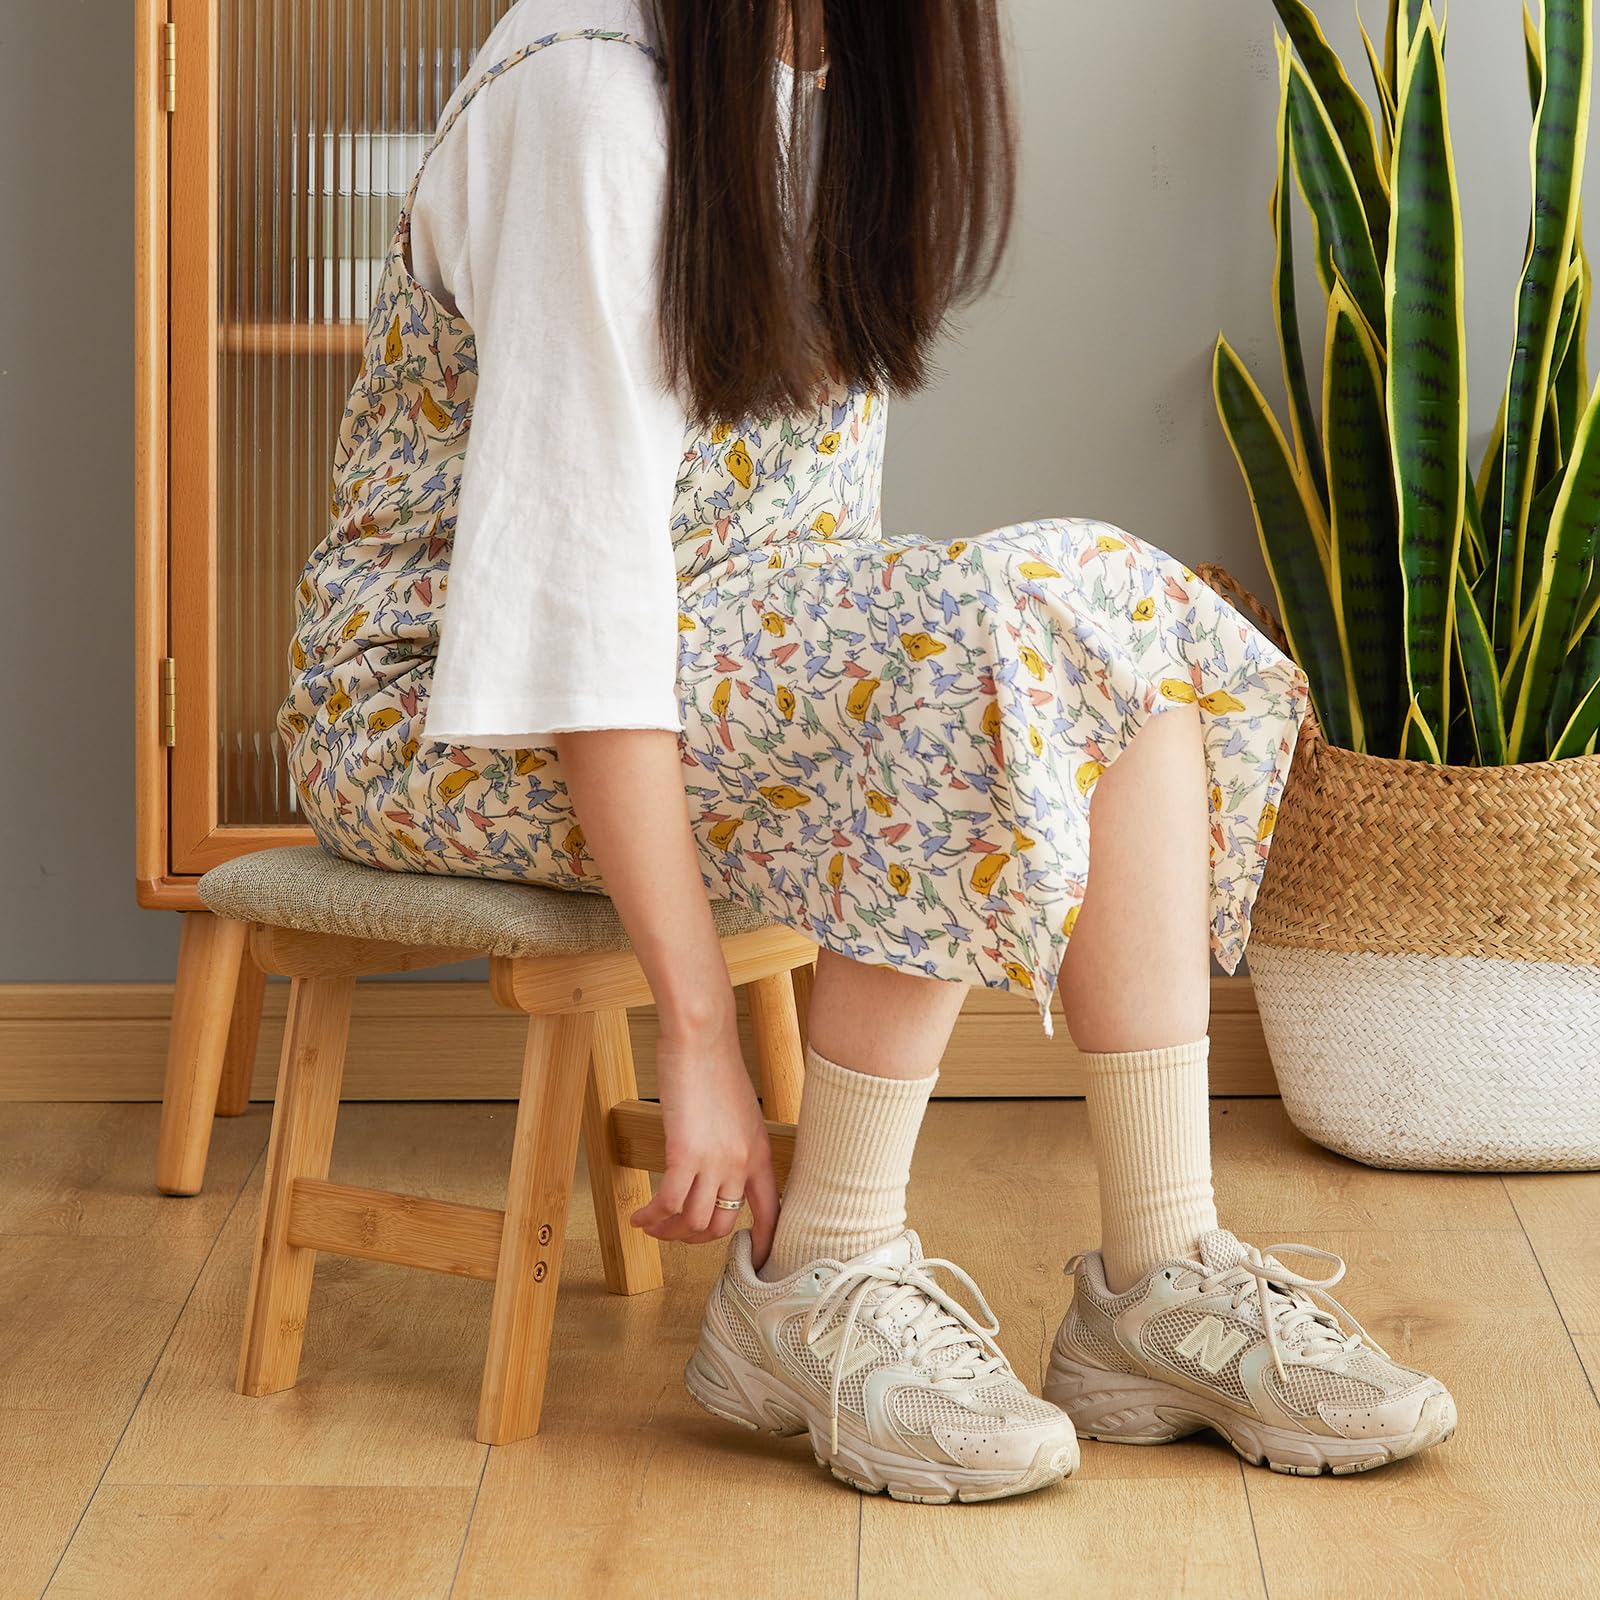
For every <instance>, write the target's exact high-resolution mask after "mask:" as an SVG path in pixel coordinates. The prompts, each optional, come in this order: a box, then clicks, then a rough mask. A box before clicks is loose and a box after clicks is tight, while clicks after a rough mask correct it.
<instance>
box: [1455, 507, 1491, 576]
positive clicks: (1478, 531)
mask: <svg viewBox="0 0 1600 1600" xmlns="http://www.w3.org/2000/svg"><path fill="white" fill-rule="evenodd" d="M1462 506H1463V508H1464V509H1465V511H1466V514H1467V515H1466V525H1465V527H1464V529H1463V530H1462V531H1463V533H1464V535H1465V537H1464V538H1463V539H1462V541H1461V561H1462V564H1463V565H1464V566H1465V567H1466V569H1467V577H1468V578H1469V579H1470V580H1471V581H1472V582H1473V583H1476V582H1477V581H1478V579H1479V578H1480V577H1482V575H1483V572H1484V569H1485V567H1486V566H1487V565H1488V561H1489V546H1488V544H1487V542H1486V541H1485V539H1484V536H1483V518H1482V517H1481V516H1480V515H1479V512H1478V497H1477V496H1476V495H1475V494H1473V492H1472V491H1471V489H1468V490H1467V492H1466V494H1465V495H1464V496H1463V497H1462Z"/></svg>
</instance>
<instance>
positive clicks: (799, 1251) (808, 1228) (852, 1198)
mask: <svg viewBox="0 0 1600 1600" xmlns="http://www.w3.org/2000/svg"><path fill="white" fill-rule="evenodd" d="M938 1079H939V1074H938V1073H937V1072H934V1073H931V1074H930V1075H929V1076H928V1077H926V1078H882V1077H879V1076H877V1074H875V1073H870V1072H857V1071H855V1070H854V1069H853V1068H851V1067H845V1066H841V1065H840V1064H839V1063H838V1062H836V1061H830V1060H828V1059H827V1057H826V1056H821V1055H818V1054H817V1052H816V1051H815V1050H814V1049H812V1048H810V1047H809V1046H808V1047H807V1049H806V1056H805V1083H804V1087H803V1088H802V1090H801V1094H800V1121H799V1124H798V1127H797V1129H796V1134H795V1151H794V1162H793V1164H792V1166H791V1167H790V1169H789V1179H788V1182H787V1183H786V1184H785V1185H784V1190H783V1204H782V1207H781V1208H780V1210H779V1213H778V1228H777V1233H776V1235H775V1237H774V1239H773V1243H772V1251H771V1254H770V1255H769V1256H768V1257H767V1259H766V1261H765V1262H764V1263H763V1264H762V1267H761V1273H760V1275H761V1277H763V1278H766V1279H769V1280H771V1279H777V1278H783V1277H787V1276H788V1275H789V1273H791V1272H794V1271H796V1270H797V1269H799V1268H800V1267H802V1266H804V1265H805V1264H806V1262H808V1261H815V1260H816V1259H817V1258H818V1257H819V1256H831V1257H834V1258H835V1259H837V1260H841V1261H842V1260H848V1259H849V1258H850V1257H851V1256H857V1255H860V1254H861V1253H862V1252H863V1251H866V1250H874V1249H876V1248H877V1247H878V1246H879V1245H882V1244H888V1243H889V1241H890V1240H892V1239H895V1238H898V1237H899V1235H900V1234H901V1232H902V1231H903V1230H904V1228H905V1223H906V1185H907V1183H908V1182H909V1181H910V1177H911V1157H912V1152H913V1151H914V1150H915V1148H916V1143H917V1134H918V1132H919V1130H920V1129H921V1127H922V1118H923V1113H924V1112H925V1111H926V1109H927V1105H928V1097H929V1095H930V1094H931V1093H932V1092H933V1086H934V1084H935V1083H937V1082H938Z"/></svg>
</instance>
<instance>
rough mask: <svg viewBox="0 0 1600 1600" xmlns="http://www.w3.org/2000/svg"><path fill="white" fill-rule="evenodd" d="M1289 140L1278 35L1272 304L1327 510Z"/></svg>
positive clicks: (1308, 456)
mask: <svg viewBox="0 0 1600 1600" xmlns="http://www.w3.org/2000/svg"><path fill="white" fill-rule="evenodd" d="M1289 141H1290V134H1289V47H1288V45H1287V44H1285V43H1284V42H1283V41H1281V40H1280V41H1278V181H1277V182H1276V183H1275V184H1274V185H1273V188H1272V232H1273V237H1274V239H1275V240H1276V241H1277V253H1276V255H1275V256H1274V257H1273V262H1272V309H1273V314H1274V316H1275V318H1276V320H1277V325H1278V348H1279V349H1280V350H1281V351H1282V353H1283V383H1284V388H1285V390H1286V391H1287V393H1288V396H1289V427H1290V430H1291V432H1292V433H1293V435H1294V450H1295V459H1296V460H1297V461H1298V462H1299V463H1300V466H1301V469H1302V470H1303V471H1305V472H1307V473H1308V474H1309V475H1310V478H1311V486H1312V488H1313V489H1315V490H1316V493H1317V499H1318V500H1319V501H1320V502H1321V504H1322V508H1323V510H1324V511H1326V510H1327V507H1328V472H1327V467H1326V466H1325V464H1324V462H1323V444H1322V440H1321V438H1319V437H1318V433H1317V414H1316V412H1315V411H1313V410H1312V409H1311V388H1310V385H1309V383H1308V382H1307V379H1306V358H1305V346H1304V342H1303V341H1302V339H1301V337H1300V312H1299V308H1298V305H1297V302H1296V296H1295V283H1294V227H1293V220H1294V219H1293V213H1292V211H1291V209H1290V205H1289V195H1290V191H1291V189H1292V187H1293V185H1292V181H1291V178H1290V167H1291V157H1290V152H1289ZM1386 203H1387V202H1386ZM1324 555H1326V552H1324Z"/></svg>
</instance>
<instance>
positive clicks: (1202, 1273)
mask: <svg viewBox="0 0 1600 1600" xmlns="http://www.w3.org/2000/svg"><path fill="white" fill-rule="evenodd" d="M1239 1243H1240V1247H1241V1248H1242V1249H1243V1250H1244V1252H1245V1259H1244V1260H1243V1261H1240V1262H1237V1263H1236V1264H1235V1265H1233V1266H1231V1267H1223V1268H1220V1269H1218V1270H1217V1271H1215V1272H1207V1271H1206V1269H1205V1267H1204V1265H1203V1264H1201V1263H1200V1262H1196V1263H1194V1275H1195V1277H1196V1278H1198V1279H1199V1285H1200V1292H1201V1293H1202V1294H1214V1293H1216V1292H1217V1291H1218V1290H1220V1289H1229V1288H1231V1289H1232V1290H1233V1298H1232V1300H1231V1301H1230V1302H1229V1304H1230V1306H1231V1307H1232V1308H1233V1309H1234V1310H1237V1309H1238V1307H1239V1306H1240V1305H1241V1304H1243V1302H1244V1299H1245V1297H1246V1296H1247V1295H1248V1294H1249V1293H1250V1292H1251V1290H1252V1289H1253V1290H1254V1291H1255V1295H1256V1305H1257V1308H1258V1313H1259V1315H1260V1318H1261V1330H1262V1333H1263V1334H1264V1335H1265V1337H1266V1341H1267V1348H1268V1349H1269V1350H1270V1351H1271V1352H1272V1365H1273V1367H1274V1369H1275V1370H1276V1371H1277V1374H1278V1381H1279V1382H1280V1383H1282V1384H1283V1385H1284V1386H1285V1387H1287V1385H1288V1382H1289V1377H1288V1374H1287V1373H1286V1372H1285V1371H1284V1370H1283V1358H1282V1356H1281V1354H1280V1353H1279V1344H1278V1331H1279V1325H1281V1328H1282V1331H1283V1332H1284V1333H1285V1334H1293V1333H1295V1332H1296V1331H1298V1330H1300V1329H1306V1330H1307V1331H1308V1332H1310V1333H1311V1335H1312V1339H1311V1342H1314V1343H1316V1344H1321V1345H1326V1346H1330V1347H1331V1349H1328V1350H1327V1351H1326V1352H1325V1353H1328V1354H1343V1353H1346V1352H1348V1351H1352V1350H1355V1349H1357V1348H1359V1347H1360V1345H1361V1344H1362V1343H1363V1341H1364V1342H1365V1343H1366V1344H1367V1345H1368V1346H1370V1347H1371V1348H1372V1349H1373V1350H1375V1351H1376V1352H1377V1353H1378V1354H1379V1355H1380V1356H1382V1357H1384V1359H1385V1360H1393V1359H1394V1358H1393V1357H1392V1356H1390V1354H1389V1352H1388V1351H1387V1350H1385V1349H1384V1348H1383V1346H1382V1345H1380V1344H1379V1343H1378V1341H1377V1340H1376V1339H1374V1338H1373V1337H1372V1335H1371V1334H1370V1333H1368V1332H1367V1330H1366V1329H1365V1328H1363V1327H1362V1326H1361V1324H1360V1323H1359V1322H1357V1321H1356V1319H1355V1317H1354V1316H1353V1315H1352V1314H1351V1313H1350V1312H1349V1311H1348V1310H1346V1309H1345V1307H1344V1306H1342V1305H1340V1303H1339V1302H1338V1301H1337V1300H1335V1299H1334V1297H1333V1296H1332V1295H1331V1294H1329V1293H1328V1290H1329V1289H1330V1288H1331V1287H1332V1286H1333V1285H1334V1284H1336V1283H1337V1282H1338V1281H1339V1280H1340V1279H1341V1278H1342V1277H1343V1276H1344V1272H1345V1260H1344V1257H1343V1256H1341V1255H1336V1254H1335V1253H1334V1252H1333V1251H1332V1250H1319V1249H1318V1248H1317V1247H1316V1246H1315V1245H1312V1244H1292V1243H1288V1242H1285V1243H1283V1244H1275V1245H1273V1246H1271V1248H1270V1249H1267V1250H1258V1249H1256V1247H1255V1246H1254V1245H1252V1244H1245V1242H1244V1241H1243V1240H1242V1239H1241V1240H1240V1241H1239ZM1280 1250H1287V1251H1290V1252H1291V1253H1292V1254H1295V1255H1307V1256H1321V1257H1322V1259H1323V1260H1324V1261H1331V1262H1333V1263H1334V1270H1333V1271H1332V1272H1331V1273H1329V1274H1328V1276H1327V1277H1326V1278H1307V1277H1302V1276H1301V1274H1300V1273H1298V1272H1291V1271H1290V1270H1289V1268H1288V1267H1286V1266H1284V1265H1283V1263H1282V1262H1280V1261H1278V1260H1277V1259H1276V1255H1277V1252H1278V1251H1280ZM1269 1257H1270V1258H1273V1259H1270V1260H1269V1259H1268V1258H1269ZM1082 1260H1083V1253H1082V1252H1079V1254H1077V1255H1075V1256H1073V1258H1072V1259H1071V1260H1070V1261H1069V1262H1068V1263H1067V1265H1066V1271H1067V1272H1068V1273H1069V1274H1070V1273H1073V1272H1076V1271H1077V1268H1078V1263H1079V1262H1081V1261H1082ZM1284 1290H1288V1291H1289V1292H1288V1293H1284V1292H1283V1291H1284ZM1296 1290H1299V1291H1303V1292H1301V1293H1296V1292H1295V1291H1296ZM1310 1295H1318V1296H1320V1297H1321V1298H1322V1299H1324V1300H1326V1301H1327V1303H1328V1305H1329V1306H1330V1307H1332V1311H1331V1312H1330V1311H1327V1310H1324V1309H1323V1307H1321V1306H1319V1305H1317V1304H1316V1302H1315V1301H1314V1300H1312V1299H1310V1298H1309V1296H1310ZM1335 1313H1337V1315H1335ZM1338 1317H1345V1318H1347V1319H1348V1320H1349V1321H1350V1322H1351V1323H1352V1324H1353V1325H1354V1327H1355V1330H1356V1331H1355V1332H1354V1333H1346V1332H1345V1331H1344V1329H1343V1328H1341V1327H1340V1326H1339V1322H1338Z"/></svg>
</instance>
